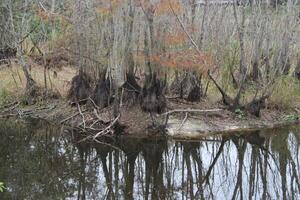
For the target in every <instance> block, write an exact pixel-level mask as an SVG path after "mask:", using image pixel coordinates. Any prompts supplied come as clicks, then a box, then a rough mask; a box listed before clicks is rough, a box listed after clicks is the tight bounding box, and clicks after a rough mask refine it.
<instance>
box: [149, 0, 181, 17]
mask: <svg viewBox="0 0 300 200" xmlns="http://www.w3.org/2000/svg"><path fill="white" fill-rule="evenodd" d="M170 6H172V8H173V10H174V12H175V13H176V14H180V13H182V12H183V6H182V5H181V3H180V2H179V1H178V0H161V1H159V3H158V4H157V5H156V12H155V14H156V15H164V14H170V13H172V9H171V7H170Z"/></svg>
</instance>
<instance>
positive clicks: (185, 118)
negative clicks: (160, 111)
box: [177, 112, 189, 131]
mask: <svg viewBox="0 0 300 200" xmlns="http://www.w3.org/2000/svg"><path fill="white" fill-rule="evenodd" d="M188 114H189V113H188V112H186V113H185V117H184V119H183V120H182V122H181V124H180V126H179V127H178V129H177V131H179V130H180V129H181V128H182V126H183V125H184V123H185V122H186V120H187V118H188Z"/></svg>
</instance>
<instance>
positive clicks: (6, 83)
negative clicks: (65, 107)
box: [0, 63, 77, 98]
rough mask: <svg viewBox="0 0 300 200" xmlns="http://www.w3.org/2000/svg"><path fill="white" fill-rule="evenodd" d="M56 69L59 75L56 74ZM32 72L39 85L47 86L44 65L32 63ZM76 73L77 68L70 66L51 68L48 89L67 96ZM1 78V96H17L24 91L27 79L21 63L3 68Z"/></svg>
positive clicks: (47, 74)
mask: <svg viewBox="0 0 300 200" xmlns="http://www.w3.org/2000/svg"><path fill="white" fill-rule="evenodd" d="M54 71H55V72H56V74H57V76H55V75H54V74H55V72H54ZM30 73H31V75H32V77H33V79H34V80H35V81H36V82H37V84H38V85H39V86H41V87H45V84H44V68H43V67H42V66H39V65H36V64H33V63H31V71H30ZM76 73H77V71H76V69H75V68H72V67H70V66H63V67H62V68H61V69H50V70H49V71H48V72H47V73H46V76H47V85H48V89H51V90H53V91H54V92H58V93H59V94H60V95H61V96H62V97H65V96H66V94H67V91H68V89H69V84H70V82H71V79H72V78H73V77H74V76H75V75H76ZM0 80H1V82H0V83H1V84H0V93H1V94H2V95H1V96H11V97H12V98H17V97H19V96H20V95H22V94H23V93H24V89H25V85H26V80H25V77H24V74H23V71H22V69H21V67H20V66H19V65H17V64H14V65H13V66H12V67H10V68H8V67H3V68H1V69H0ZM0 98H1V97H0ZM2 98H3V97H2Z"/></svg>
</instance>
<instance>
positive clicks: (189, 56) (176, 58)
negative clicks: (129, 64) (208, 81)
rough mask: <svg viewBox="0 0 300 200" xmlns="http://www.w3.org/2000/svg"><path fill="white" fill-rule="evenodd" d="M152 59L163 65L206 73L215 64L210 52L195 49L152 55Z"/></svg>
mask: <svg viewBox="0 0 300 200" xmlns="http://www.w3.org/2000/svg"><path fill="white" fill-rule="evenodd" d="M151 61H152V62H154V63H157V64H159V65H161V66H163V67H169V68H176V69H191V70H196V71H198V72H201V73H204V74H205V73H206V72H207V71H208V70H209V69H211V68H212V67H213V66H214V60H213V58H212V56H211V55H210V54H208V53H201V54H200V53H198V52H197V51H196V50H193V49H187V50H181V51H177V52H167V53H165V54H162V55H156V56H152V57H151Z"/></svg>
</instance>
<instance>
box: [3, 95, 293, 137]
mask: <svg viewBox="0 0 300 200" xmlns="http://www.w3.org/2000/svg"><path fill="white" fill-rule="evenodd" d="M169 105H170V106H169V111H168V112H166V113H163V114H160V115H156V116H154V125H153V121H152V120H151V118H150V116H149V114H148V113H145V112H142V111H141V109H140V108H139V106H136V107H135V106H131V107H122V108H121V114H120V116H118V118H117V119H116V118H114V117H113V112H112V108H111V107H107V108H105V109H102V110H99V111H95V110H93V109H89V108H87V107H86V106H81V107H80V109H79V108H78V107H76V106H70V105H69V104H68V103H67V102H66V101H63V100H51V101H48V102H45V103H43V104H39V105H33V106H25V107H22V106H20V105H19V104H18V103H17V102H15V103H14V104H12V105H8V106H6V107H2V108H1V110H0V118H2V119H5V118H10V117H17V118H21V119H27V118H39V119H44V120H46V121H48V122H50V123H54V124H58V125H64V126H68V127H72V128H74V129H77V130H80V131H83V132H86V133H87V134H88V133H89V132H91V133H95V132H98V133H99V132H101V131H100V130H105V129H106V132H102V133H101V134H108V135H112V134H116V132H115V130H113V129H115V128H116V126H115V124H116V122H118V127H117V128H119V130H118V131H119V132H121V134H125V135H132V136H147V137H148V136H149V137H150V136H153V135H164V134H165V135H167V136H170V137H172V138H197V137H202V136H205V135H207V134H214V133H220V132H235V131H248V130H256V129H267V128H275V127H280V126H284V125H289V124H294V123H298V122H299V119H297V118H295V119H291V118H288V117H287V116H296V115H297V113H296V112H294V113H287V112H280V111H278V110H269V109H264V110H262V114H261V117H260V118H257V117H253V116H249V115H244V114H243V113H232V112H230V111H228V110H226V109H224V108H222V107H220V106H218V105H214V106H212V105H210V106H205V103H203V102H202V103H200V104H190V103H189V104H185V103H182V102H180V103H178V102H174V101H172V102H171V101H170V102H169ZM174 111H175V112H174ZM97 123H99V124H98V125H97ZM107 127H109V129H108V128H107ZM99 136H101V135H99Z"/></svg>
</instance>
